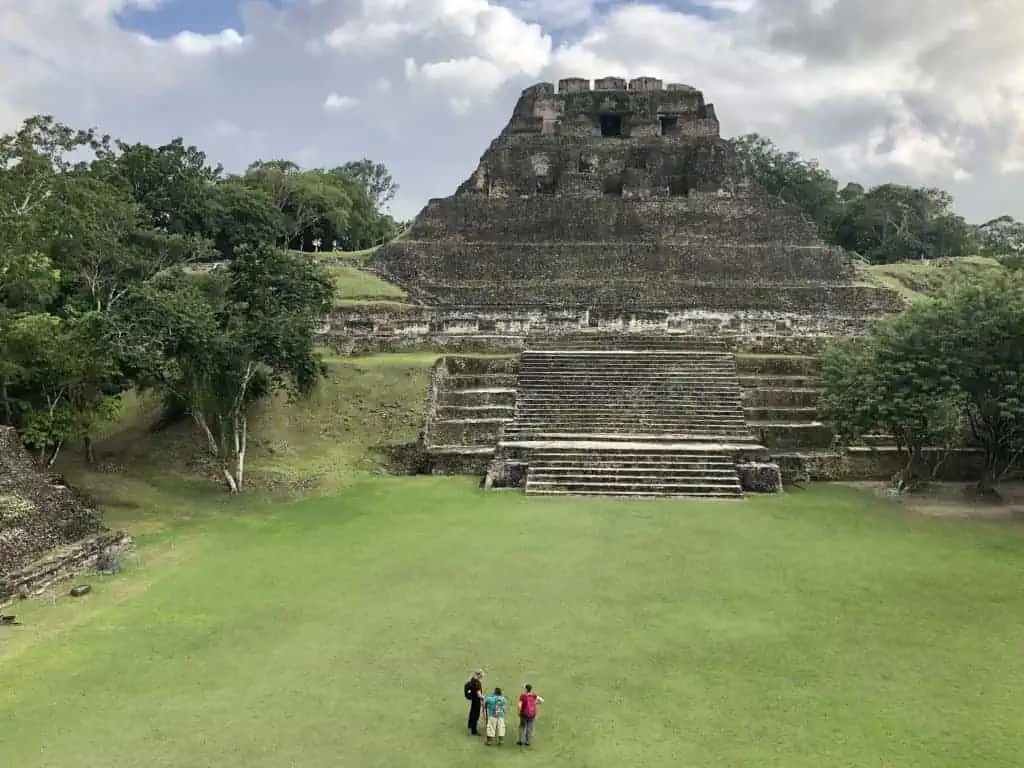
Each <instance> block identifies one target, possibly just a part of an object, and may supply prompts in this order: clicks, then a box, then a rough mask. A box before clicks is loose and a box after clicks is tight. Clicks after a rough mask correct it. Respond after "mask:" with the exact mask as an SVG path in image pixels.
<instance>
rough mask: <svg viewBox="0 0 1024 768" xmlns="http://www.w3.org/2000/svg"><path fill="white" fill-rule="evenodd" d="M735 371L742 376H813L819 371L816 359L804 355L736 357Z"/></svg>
mask: <svg viewBox="0 0 1024 768" xmlns="http://www.w3.org/2000/svg"><path fill="white" fill-rule="evenodd" d="M735 359H736V370H737V372H738V373H739V374H740V375H741V376H742V375H750V374H767V375H773V376H779V375H787V376H797V375H799V376H815V375H817V374H818V373H819V371H820V364H819V363H818V360H817V358H815V357H810V356H806V355H736V358H735Z"/></svg>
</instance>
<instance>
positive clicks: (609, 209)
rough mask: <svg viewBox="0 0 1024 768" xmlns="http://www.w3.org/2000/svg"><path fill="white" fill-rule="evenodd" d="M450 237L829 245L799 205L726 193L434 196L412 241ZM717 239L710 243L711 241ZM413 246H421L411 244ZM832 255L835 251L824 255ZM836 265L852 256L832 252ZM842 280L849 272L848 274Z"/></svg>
mask: <svg viewBox="0 0 1024 768" xmlns="http://www.w3.org/2000/svg"><path fill="white" fill-rule="evenodd" d="M409 240H411V241H414V242H418V241H434V240H445V241H448V242H456V243H461V242H483V243H490V244H494V243H499V242H504V241H507V240H511V241H513V242H516V243H547V242H549V241H552V240H557V241H566V242H577V243H581V244H594V243H631V244H641V245H646V246H647V247H650V246H651V245H658V244H661V243H665V244H667V245H668V246H673V247H676V246H679V247H681V246H685V245H686V244H688V243H692V244H701V243H703V244H705V245H716V244H719V243H724V244H726V245H728V244H730V243H733V244H735V243H743V244H748V243H760V244H775V243H779V242H785V243H786V244H787V245H792V246H822V242H821V241H820V240H819V239H818V236H817V233H815V232H814V231H813V230H812V229H811V228H810V227H808V226H806V224H805V222H804V221H803V219H802V218H801V217H800V216H799V214H798V213H797V212H796V211H794V209H792V208H790V207H789V206H786V205H785V204H783V203H782V201H780V200H778V199H776V198H769V197H747V198H743V199H735V198H723V197H721V196H719V195H715V194H704V193H699V192H691V193H690V194H689V195H688V196H680V197H673V198H671V199H668V200H664V199H654V198H651V199H644V200H630V199H628V198H625V199H624V198H621V197H615V196H604V195H602V194H601V192H600V191H599V192H598V193H597V195H595V196H594V199H590V200H587V201H586V204H585V205H580V203H579V200H577V199H576V198H575V197H573V196H561V195H533V196H529V197H525V198H518V197H516V198H512V199H508V198H500V197H494V196H492V197H482V196H463V197H457V198H450V199H444V200H431V201H430V202H428V203H427V206H426V207H425V208H424V209H423V211H422V212H421V213H420V214H419V216H418V217H417V219H416V221H415V223H414V224H413V227H412V228H411V229H410V231H409V234H408V240H405V241H400V243H404V242H408V241H409ZM708 240H712V241H713V242H711V243H707V242H706V241H708ZM407 250H413V251H415V249H407ZM825 256H826V258H828V256H829V255H828V254H825ZM831 258H832V261H833V263H834V264H835V265H836V268H841V269H844V270H845V269H846V259H838V258H837V256H835V255H832V256H831ZM836 276H837V277H848V276H849V275H848V273H847V272H846V271H843V272H841V273H838V274H837V275H836Z"/></svg>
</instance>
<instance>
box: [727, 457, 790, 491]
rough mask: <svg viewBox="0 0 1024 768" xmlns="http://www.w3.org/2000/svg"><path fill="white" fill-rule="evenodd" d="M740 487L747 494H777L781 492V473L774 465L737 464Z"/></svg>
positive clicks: (764, 463)
mask: <svg viewBox="0 0 1024 768" xmlns="http://www.w3.org/2000/svg"><path fill="white" fill-rule="evenodd" d="M736 471H737V473H738V474H739V477H740V485H741V486H742V488H743V490H744V491H746V492H748V493H778V492H779V491H781V490H782V472H781V470H780V468H779V465H778V464H775V463H768V462H763V463H748V464H737V465H736Z"/></svg>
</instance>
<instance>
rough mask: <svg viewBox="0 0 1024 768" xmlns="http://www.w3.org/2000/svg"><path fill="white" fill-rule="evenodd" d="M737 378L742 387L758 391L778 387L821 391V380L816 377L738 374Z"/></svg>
mask: <svg viewBox="0 0 1024 768" xmlns="http://www.w3.org/2000/svg"><path fill="white" fill-rule="evenodd" d="M736 378H737V379H738V380H739V383H740V386H741V387H743V388H744V389H758V388H761V387H778V388H781V389H789V388H793V389H799V388H803V387H809V388H812V389H815V391H820V388H819V387H816V386H815V385H816V384H818V382H819V379H818V378H817V377H816V376H805V375H781V376H775V375H771V374H759V373H757V374H744V373H742V372H740V373H738V374H737V376H736Z"/></svg>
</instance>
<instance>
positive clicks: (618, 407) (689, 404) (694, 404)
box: [516, 395, 743, 415]
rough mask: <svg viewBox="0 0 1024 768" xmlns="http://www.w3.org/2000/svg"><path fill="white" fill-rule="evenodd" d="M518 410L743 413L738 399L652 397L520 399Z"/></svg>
mask: <svg viewBox="0 0 1024 768" xmlns="http://www.w3.org/2000/svg"><path fill="white" fill-rule="evenodd" d="M516 405H517V406H518V407H519V409H520V410H523V409H529V410H535V411H580V412H585V413H593V412H594V411H608V412H609V413H622V412H625V411H652V412H655V413H661V412H666V413H670V412H671V413H675V412H678V411H700V412H701V413H709V414H710V413H735V414H739V415H742V414H743V404H742V403H741V401H740V399H739V398H738V397H737V398H732V397H702V398H693V399H687V400H684V399H682V398H679V399H667V398H655V397H649V396H644V395H638V396H635V397H622V396H619V397H616V398H609V399H606V400H599V399H584V398H576V397H572V396H571V395H563V396H557V395H552V396H551V397H530V398H526V397H520V398H519V399H518V400H516Z"/></svg>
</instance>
